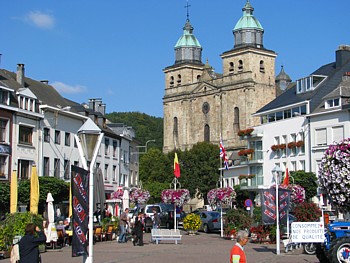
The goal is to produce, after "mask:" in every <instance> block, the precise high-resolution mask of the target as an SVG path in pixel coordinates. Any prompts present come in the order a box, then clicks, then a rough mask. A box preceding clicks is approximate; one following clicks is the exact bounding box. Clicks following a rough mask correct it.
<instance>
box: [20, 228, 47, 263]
mask: <svg viewBox="0 0 350 263" xmlns="http://www.w3.org/2000/svg"><path fill="white" fill-rule="evenodd" d="M35 232H36V233H37V234H38V236H35ZM45 241H46V236H45V234H44V232H42V231H41V230H40V229H39V227H37V226H35V225H34V224H33V223H29V224H27V226H26V229H25V235H24V237H22V238H21V240H20V241H19V255H20V262H21V263H33V262H39V244H42V243H45Z"/></svg>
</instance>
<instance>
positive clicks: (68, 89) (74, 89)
mask: <svg viewBox="0 0 350 263" xmlns="http://www.w3.org/2000/svg"><path fill="white" fill-rule="evenodd" d="M51 86H53V87H54V88H55V89H56V90H57V91H58V92H60V93H68V94H76V93H84V92H86V91H87V88H86V87H84V86H81V85H75V86H71V85H67V84H64V83H62V82H59V81H55V82H53V83H52V84H51Z"/></svg>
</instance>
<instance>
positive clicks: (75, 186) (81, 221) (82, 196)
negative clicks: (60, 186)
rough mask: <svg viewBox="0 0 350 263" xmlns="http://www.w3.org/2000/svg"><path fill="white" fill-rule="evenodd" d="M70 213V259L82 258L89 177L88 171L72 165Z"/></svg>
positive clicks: (87, 210)
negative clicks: (71, 214)
mask: <svg viewBox="0 0 350 263" xmlns="http://www.w3.org/2000/svg"><path fill="white" fill-rule="evenodd" d="M71 169H72V175H71V178H72V179H71V187H72V204H71V206H72V211H73V224H72V226H73V239H72V257H78V256H82V255H84V254H86V255H87V254H88V253H87V246H88V240H87V238H86V233H87V232H88V223H89V195H88V187H89V176H88V171H86V170H84V169H83V168H80V167H77V166H74V165H72V166H71Z"/></svg>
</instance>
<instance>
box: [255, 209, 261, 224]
mask: <svg viewBox="0 0 350 263" xmlns="http://www.w3.org/2000/svg"><path fill="white" fill-rule="evenodd" d="M253 221H254V223H255V224H257V225H260V224H262V214H261V206H256V207H254V210H253Z"/></svg>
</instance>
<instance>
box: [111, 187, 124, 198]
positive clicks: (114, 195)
mask: <svg viewBox="0 0 350 263" xmlns="http://www.w3.org/2000/svg"><path fill="white" fill-rule="evenodd" d="M123 195H124V191H123V190H122V189H118V190H117V191H115V192H113V193H111V199H123Z"/></svg>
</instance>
